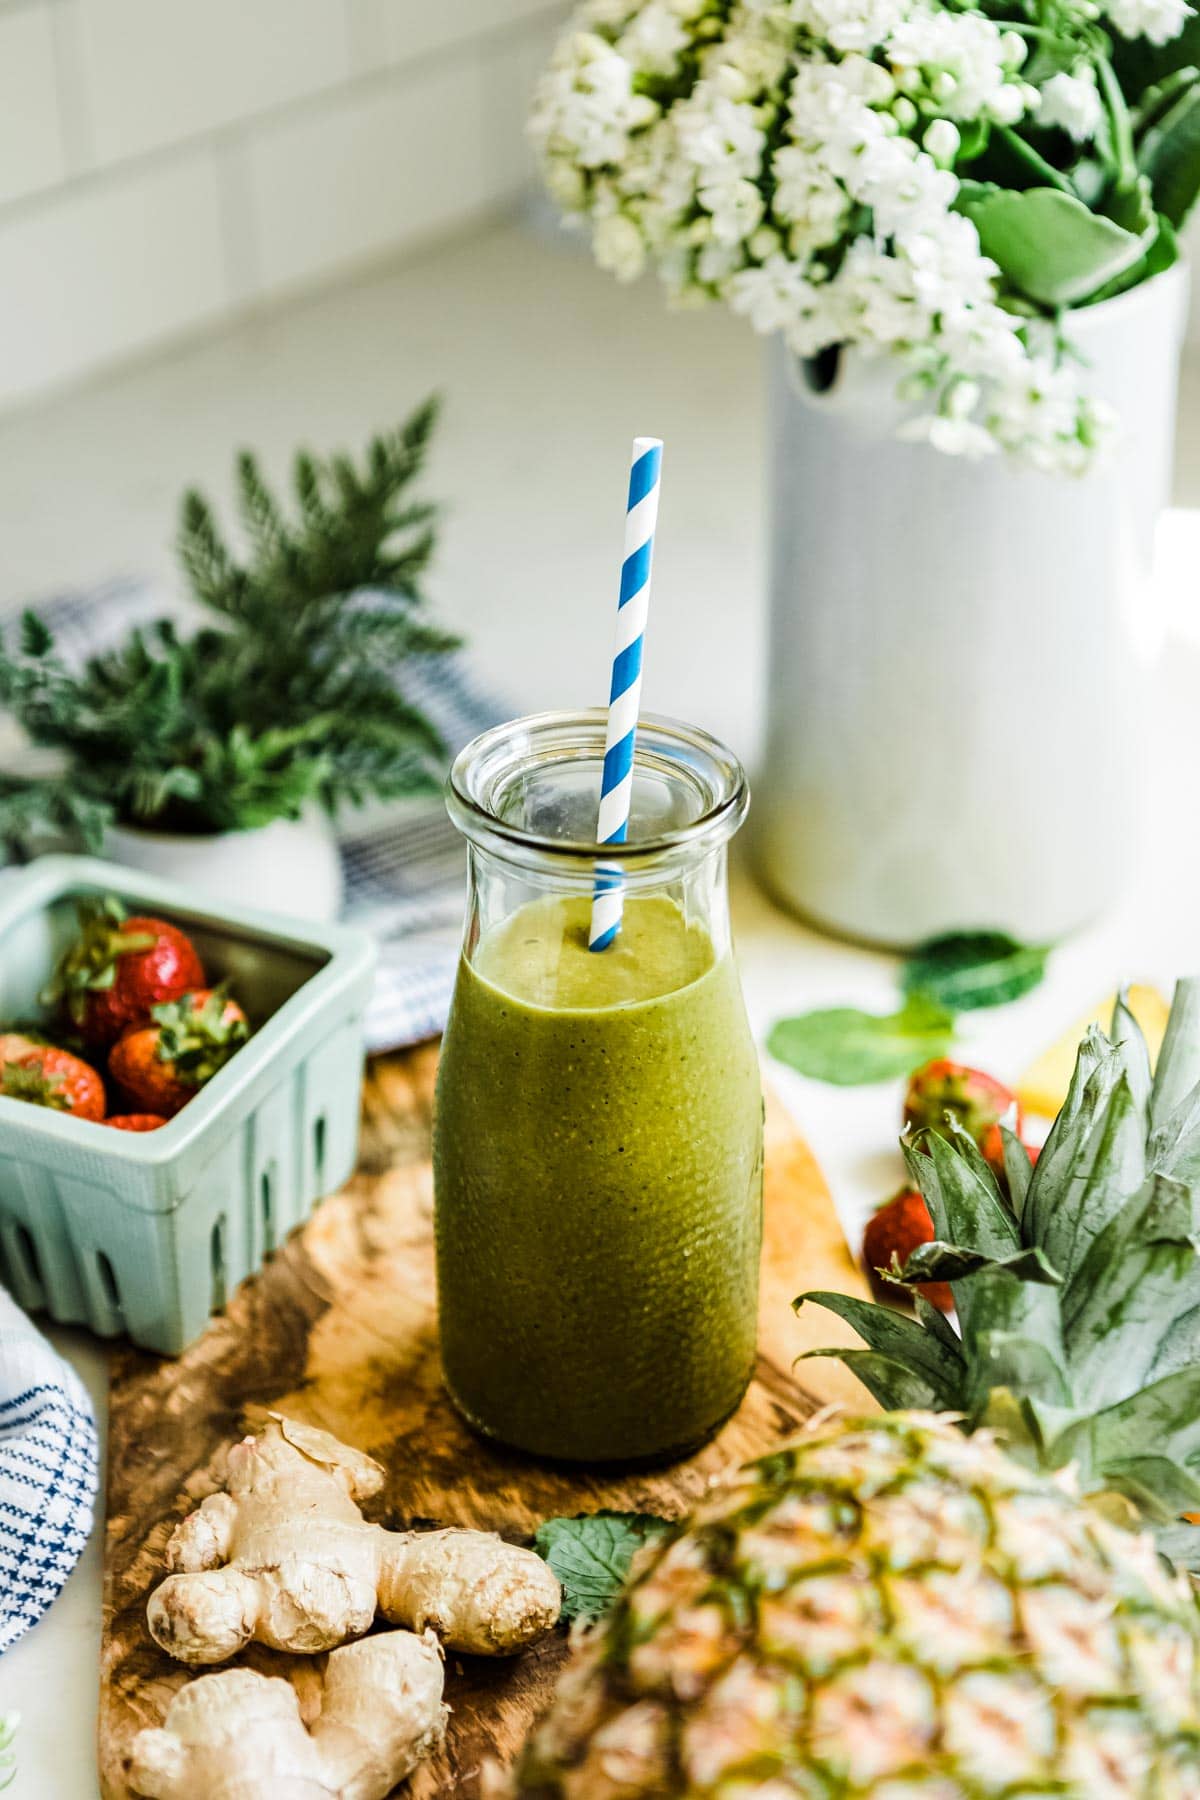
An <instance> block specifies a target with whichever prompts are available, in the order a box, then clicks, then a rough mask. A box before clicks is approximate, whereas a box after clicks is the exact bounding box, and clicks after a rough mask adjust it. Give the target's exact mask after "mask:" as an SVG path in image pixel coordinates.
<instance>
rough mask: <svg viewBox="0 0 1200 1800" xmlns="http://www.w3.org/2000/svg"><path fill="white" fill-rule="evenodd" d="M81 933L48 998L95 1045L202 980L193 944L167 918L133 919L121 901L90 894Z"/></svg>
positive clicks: (81, 913) (83, 908)
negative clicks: (93, 898) (92, 897)
mask: <svg viewBox="0 0 1200 1800" xmlns="http://www.w3.org/2000/svg"><path fill="white" fill-rule="evenodd" d="M79 924H80V935H79V937H78V938H77V939H76V941H75V943H74V944H73V945H72V946H71V948H70V949H69V950H68V951H67V953H66V955H65V956H64V957H63V959H62V961H61V962H60V963H59V965H58V968H57V970H56V971H55V975H54V979H53V981H52V982H51V983H50V986H49V988H48V989H47V990H46V994H45V995H44V998H45V999H46V1001H47V1002H52V1003H54V1004H56V1005H57V1006H58V1007H59V1009H60V1010H61V1012H62V1013H63V1015H64V1016H65V1017H66V1018H68V1019H70V1021H71V1023H72V1024H73V1025H74V1026H75V1027H76V1028H77V1029H78V1030H79V1031H81V1032H82V1033H83V1035H84V1037H85V1038H86V1039H87V1041H88V1042H89V1043H90V1044H112V1043H115V1041H116V1040H117V1038H119V1037H120V1035H121V1033H122V1032H123V1031H125V1030H127V1029H128V1027H129V1026H130V1025H136V1024H140V1023H141V1021H142V1020H143V1019H147V1018H149V1016H150V1013H151V1011H152V1010H153V1008H154V1007H155V1006H157V1005H159V1004H160V1003H161V1002H162V1001H164V1000H174V999H176V998H177V997H178V996H179V995H180V994H185V993H187V991H188V989H189V988H198V987H202V986H203V984H204V969H203V966H202V964H201V962H200V958H199V956H198V955H197V954H196V950H195V946H194V945H193V944H192V941H191V939H190V938H189V937H187V935H186V934H185V933H184V932H182V931H180V930H179V928H178V926H176V925H169V924H167V922H166V921H165V920H164V919H151V918H145V917H142V916H141V915H134V916H133V917H132V918H127V917H126V915H125V909H124V907H123V906H122V905H121V903H120V901H119V900H115V899H113V898H112V897H111V896H110V897H109V898H108V899H106V900H84V901H81V902H80V905H79Z"/></svg>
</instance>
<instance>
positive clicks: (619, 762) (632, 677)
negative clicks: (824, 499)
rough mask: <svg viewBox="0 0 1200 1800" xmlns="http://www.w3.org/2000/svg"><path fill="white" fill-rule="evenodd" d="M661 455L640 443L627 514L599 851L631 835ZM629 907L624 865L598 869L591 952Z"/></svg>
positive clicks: (604, 945)
mask: <svg viewBox="0 0 1200 1800" xmlns="http://www.w3.org/2000/svg"><path fill="white" fill-rule="evenodd" d="M662 449H663V447H662V439H661V438H645V437H640V438H634V440H633V463H632V467H631V468H630V471H629V499H628V501H627V503H626V507H625V560H624V562H623V563H622V565H621V598H620V601H619V602H618V605H617V636H616V643H615V645H614V648H613V666H612V685H611V687H610V689H609V695H608V731H607V734H606V736H605V740H604V774H603V777H602V779H601V783H600V816H599V820H598V822H597V825H596V841H597V843H600V844H623V843H624V842H625V837H626V833H627V832H628V830H629V808H630V803H631V801H632V799H633V752H634V745H635V742H636V739H637V723H638V710H639V708H640V705H641V698H642V645H643V643H644V642H645V637H646V611H647V608H648V607H649V604H650V574H651V568H652V565H653V561H654V527H655V524H656V522H657V520H658V494H659V477H660V474H661V470H662ZM623 908H624V897H623V894H622V890H621V869H620V865H619V864H617V863H597V865H596V887H595V892H594V895H593V899H592V925H591V930H590V932H589V933H588V948H589V950H607V949H608V946H609V945H610V944H611V943H612V941H613V939H614V938H615V937H616V935H617V933H618V932H619V931H620V929H621V914H622V911H623Z"/></svg>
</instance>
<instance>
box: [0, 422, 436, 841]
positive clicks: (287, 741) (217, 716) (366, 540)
mask: <svg viewBox="0 0 1200 1800" xmlns="http://www.w3.org/2000/svg"><path fill="white" fill-rule="evenodd" d="M436 410H437V409H436V405H435V403H434V402H433V401H430V402H427V403H426V404H425V405H424V406H422V407H421V408H419V409H418V411H417V412H416V413H414V414H413V416H412V417H411V418H410V419H409V420H408V422H407V423H406V424H405V425H404V426H403V427H402V428H401V429H400V430H398V431H395V432H392V433H390V434H388V435H385V436H380V437H376V438H374V439H373V440H372V441H371V443H370V444H369V446H368V448H367V451H366V455H365V457H364V458H363V460H362V463H361V466H360V465H358V464H356V463H355V462H354V461H352V460H351V458H349V457H348V456H345V455H341V454H336V455H334V456H332V457H330V458H328V459H321V458H317V457H315V456H313V455H311V454H309V453H308V452H302V453H301V454H300V455H298V456H297V458H296V460H295V465H294V472H293V494H294V505H293V508H292V512H291V515H290V516H289V512H288V510H287V509H286V508H285V507H284V505H283V504H282V503H281V502H280V500H279V499H278V498H277V497H276V496H275V495H274V494H273V493H272V491H271V489H270V488H269V487H268V486H267V483H266V481H265V480H264V478H263V476H262V473H261V471H260V469H259V467H258V464H257V462H256V461H255V459H254V457H253V456H251V455H250V454H249V453H248V452H244V453H243V454H242V455H241V456H240V457H239V458H238V462H237V494H238V509H239V517H240V524H241V527H242V533H243V536H244V539H245V545H246V553H245V556H244V557H239V555H238V554H237V553H236V552H235V551H234V550H233V549H231V548H230V546H229V544H228V542H227V541H226V539H225V538H224V537H223V535H222V532H221V530H220V528H219V526H218V523H217V520H216V517H215V515H214V513H213V510H212V508H211V506H210V505H209V503H208V501H207V500H205V499H204V498H203V496H202V495H200V494H198V493H196V492H194V491H193V492H189V493H188V494H187V495H185V497H184V500H183V506H182V516H181V524H180V532H179V553H180V558H181V561H182V564H183V567H184V570H185V572H186V574H187V576H188V579H189V581H190V584H191V587H192V590H193V592H194V593H195V596H196V598H197V599H198V600H199V601H201V602H202V603H203V604H204V605H205V606H206V607H207V608H208V609H209V610H210V611H211V612H212V613H213V614H214V615H216V617H215V619H214V622H213V623H212V624H206V625H204V626H202V627H201V628H200V629H198V630H196V631H194V632H192V633H191V634H190V635H183V634H181V633H180V631H179V630H178V629H177V627H176V626H175V625H174V624H173V623H171V622H170V621H168V620H162V621H159V622H158V623H156V624H154V625H151V626H149V627H146V628H138V629H136V630H134V631H132V632H130V634H129V636H128V637H127V638H126V640H125V642H124V643H123V644H121V645H120V646H119V647H118V648H117V649H115V650H112V651H109V652H107V653H106V654H104V655H101V656H97V657H93V658H92V659H91V660H90V661H89V662H88V663H87V665H86V667H85V668H84V669H83V670H82V672H80V673H76V672H74V671H72V670H70V669H68V668H67V667H66V666H65V665H64V664H63V662H62V661H61V659H60V658H59V657H58V656H57V655H56V653H55V646H54V640H53V636H52V634H51V632H50V631H49V630H48V629H47V627H46V625H45V623H44V622H43V621H42V620H40V619H38V618H37V617H36V615H34V614H32V613H27V614H26V615H25V617H24V619H23V621H22V623H21V627H20V630H19V632H18V634H17V643H16V645H15V647H14V646H11V645H10V646H7V647H4V648H3V649H0V700H2V701H3V702H4V703H6V704H7V705H8V706H9V707H11V708H12V710H13V712H14V713H15V714H16V716H17V718H18V719H19V720H20V722H21V723H22V724H23V725H24V727H25V729H26V730H27V732H28V733H29V735H30V737H31V738H32V740H33V741H34V743H36V744H39V745H44V746H50V747H52V748H54V749H57V750H59V751H61V752H63V753H64V756H65V758H66V761H67V764H68V766H67V769H66V771H65V773H64V774H63V775H62V776H61V777H59V778H58V779H55V780H53V781H46V782H41V781H37V782H35V781H33V780H29V781H22V780H19V779H16V778H14V777H12V776H8V777H5V778H4V779H3V780H2V781H0V840H3V841H4V842H5V843H6V844H7V845H8V846H9V847H10V848H11V847H14V846H18V845H20V844H22V843H24V842H27V841H28V840H29V838H30V837H32V836H33V835H34V833H35V832H37V831H43V832H44V831H47V830H48V831H51V832H56V833H63V834H66V835H69V836H74V837H77V838H79V839H81V840H82V841H83V842H84V843H86V844H88V845H91V846H94V845H96V844H97V843H98V841H99V838H100V836H101V834H102V832H103V828H104V826H105V824H106V823H107V822H108V821H109V820H111V819H113V818H114V817H115V818H117V819H120V820H121V821H123V822H125V823H128V824H133V825H141V826H147V827H152V828H155V829H159V830H165V831H179V832H211V831H231V830H246V829H250V828H252V827H254V826H257V825H264V824H268V823H269V822H270V821H271V820H273V819H277V818H295V817H296V816H297V815H298V814H299V813H300V811H301V809H302V808H303V807H304V806H305V805H306V804H307V803H309V802H313V801H316V802H319V803H320V804H322V805H323V806H325V807H328V808H332V807H333V806H335V805H336V804H337V803H338V802H342V801H346V802H350V803H352V804H360V803H361V802H362V801H364V800H366V799H367V798H370V797H380V798H392V797H395V796H398V795H402V794H409V793H413V792H417V791H421V790H428V789H430V788H432V787H434V786H436V784H437V782H438V780H439V779H440V774H441V764H442V758H443V752H444V746H443V744H442V743H441V740H440V738H439V736H438V733H437V731H436V730H435V728H434V727H433V725H432V724H431V723H430V722H429V720H428V719H427V718H426V717H425V716H424V715H423V714H422V713H421V711H420V710H419V708H418V707H416V706H415V705H413V704H411V703H410V702H409V701H408V700H406V699H405V697H404V693H403V689H402V673H403V666H404V663H405V660H406V659H407V658H410V657H413V656H430V655H439V654H442V653H444V652H445V651H447V650H450V649H452V648H454V646H455V644H456V643H457V641H458V640H457V639H456V638H454V637H453V636H452V635H450V634H449V633H447V632H445V631H443V630H441V629H439V628H438V627H437V626H435V625H433V624H432V623H431V622H430V621H429V620H428V619H427V618H426V617H425V615H424V613H423V611H422V604H421V602H422V595H421V581H422V578H423V576H424V573H425V571H426V569H427V567H428V564H429V560H430V557H431V554H432V551H433V545H434V531H433V524H432V521H433V517H434V509H433V508H432V507H431V506H429V505H427V504H425V503H423V502H413V501H411V500H410V499H409V498H408V490H409V488H410V485H411V483H412V482H413V480H414V479H415V477H416V476H417V475H418V474H419V472H420V470H421V468H422V466H423V463H424V459H425V455H426V451H427V449H428V445H429V440H430V436H431V433H432V430H433V425H434V422H435V418H436Z"/></svg>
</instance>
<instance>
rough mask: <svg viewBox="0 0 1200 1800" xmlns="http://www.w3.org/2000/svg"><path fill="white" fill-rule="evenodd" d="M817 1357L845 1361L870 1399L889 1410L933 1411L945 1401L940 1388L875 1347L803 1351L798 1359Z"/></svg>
mask: <svg viewBox="0 0 1200 1800" xmlns="http://www.w3.org/2000/svg"><path fill="white" fill-rule="evenodd" d="M818 1357H834V1358H836V1360H837V1361H838V1362H843V1363H845V1365H846V1367H847V1368H848V1369H849V1370H850V1372H851V1374H852V1375H855V1376H857V1378H858V1380H859V1381H861V1382H862V1384H863V1386H864V1387H865V1388H866V1390H867V1392H868V1393H869V1394H870V1395H871V1397H872V1399H874V1400H878V1402H879V1404H880V1406H882V1407H883V1408H884V1409H885V1410H886V1411H888V1412H903V1411H906V1410H907V1409H908V1408H912V1409H913V1410H914V1411H916V1412H936V1411H938V1410H940V1409H941V1408H942V1407H943V1406H944V1405H945V1402H944V1401H943V1400H942V1398H941V1390H940V1388H937V1387H935V1386H934V1385H933V1383H932V1382H930V1381H928V1380H927V1379H926V1378H925V1376H924V1375H921V1374H920V1373H918V1372H917V1371H916V1370H914V1369H910V1368H909V1367H908V1365H907V1364H906V1363H900V1362H896V1361H895V1359H894V1358H892V1357H890V1356H883V1355H881V1354H880V1353H879V1352H878V1351H876V1350H833V1349H830V1350H806V1351H805V1353H804V1355H803V1356H801V1357H798V1358H797V1361H799V1362H811V1361H815V1360H816V1359H817V1358H818Z"/></svg>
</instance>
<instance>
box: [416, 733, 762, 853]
mask: <svg viewBox="0 0 1200 1800" xmlns="http://www.w3.org/2000/svg"><path fill="white" fill-rule="evenodd" d="M607 724H608V711H607V708H605V707H587V708H581V709H579V710H578V711H570V710H560V711H553V712H541V713H531V714H529V715H527V716H525V717H522V718H517V719H510V720H508V721H507V722H506V723H504V724H502V725H493V726H492V727H491V728H490V729H489V730H487V731H484V732H481V733H480V734H479V736H478V737H475V738H472V740H471V742H470V743H469V744H467V745H466V746H465V748H464V749H462V750H461V751H460V752H459V754H458V755H457V756H456V757H455V759H454V763H453V765H452V767H451V770H450V775H449V779H448V781H447V784H446V807H447V810H448V812H449V814H450V817H451V818H452V819H453V821H454V823H455V825H457V827H458V829H459V830H460V831H461V832H462V833H463V835H464V836H465V837H466V838H467V839H468V840H469V841H470V842H472V843H474V844H479V845H482V846H483V847H485V848H489V849H493V850H495V851H497V852H499V853H501V854H503V852H504V851H505V850H507V851H508V852H509V853H510V854H511V853H512V852H514V851H516V852H524V853H525V854H526V855H529V854H533V855H536V856H537V857H539V858H541V857H547V858H553V859H554V860H555V861H556V862H558V863H559V864H576V865H578V864H581V863H586V864H587V865H589V867H590V865H591V864H593V863H594V862H595V861H596V859H597V858H598V857H603V859H604V861H605V862H606V863H612V864H614V865H616V866H618V867H620V868H622V869H624V870H630V869H634V868H637V867H638V866H639V865H641V864H644V863H647V862H650V861H656V860H659V859H661V858H662V857H664V856H674V855H675V854H679V853H684V852H689V851H694V850H696V849H699V848H705V849H707V848H709V847H710V846H714V845H715V844H717V843H724V842H725V841H726V840H727V839H728V838H730V837H732V836H733V833H734V832H735V831H736V830H737V829H738V827H739V825H740V824H741V823H742V821H743V819H744V818H745V816H746V812H747V809H748V808H749V805H750V786H749V782H748V781H747V779H746V772H745V770H744V769H743V767H742V765H741V763H740V762H739V760H738V758H737V757H736V756H735V755H734V754H733V752H732V751H731V750H729V749H728V748H727V747H726V746H725V745H724V744H722V743H721V742H720V740H719V739H718V738H715V737H713V736H712V735H711V734H710V733H709V732H707V731H704V730H702V729H701V728H700V727H699V726H697V725H688V724H685V723H684V722H683V721H682V720H680V719H672V718H668V717H665V716H663V715H661V714H658V713H643V714H642V716H641V718H640V719H639V720H638V734H637V741H636V746H635V750H634V770H635V773H636V771H637V770H638V769H639V767H640V768H642V769H644V770H646V771H648V772H658V773H663V772H668V773H670V772H674V773H675V774H678V773H679V772H680V771H681V770H683V769H687V770H688V771H689V772H690V773H691V774H692V776H693V778H694V779H695V778H696V777H697V769H698V767H703V770H704V775H705V778H706V788H707V796H708V803H707V804H706V805H705V807H704V810H703V811H702V812H701V813H700V814H699V816H698V817H697V818H695V819H690V820H688V822H687V823H686V824H683V825H678V826H674V827H672V828H671V829H670V830H667V831H661V832H658V833H656V834H655V835H653V836H651V837H642V838H635V839H633V840H631V841H630V842H628V843H624V844H616V843H614V844H601V843H599V842H598V841H597V840H596V839H594V838H591V839H584V838H563V837H552V836H550V835H549V834H547V833H542V832H536V831H530V830H528V829H527V828H526V827H524V826H522V825H516V824H513V823H512V821H511V820H508V819H505V818H504V817H503V816H502V815H501V814H500V813H498V812H497V811H496V810H495V807H494V805H493V804H492V803H491V800H492V795H493V791H494V788H495V786H496V785H498V783H497V780H496V778H497V776H498V774H499V773H500V772H501V771H502V770H508V771H511V770H512V767H513V763H514V756H515V754H516V742H517V741H519V740H517V739H516V736H515V734H517V733H520V734H521V735H522V737H523V739H524V741H525V744H526V746H527V755H528V757H529V759H530V761H531V762H532V761H533V760H534V758H535V757H536V756H537V755H538V748H537V747H538V745H539V743H540V744H541V745H542V746H544V747H546V748H543V751H542V755H543V756H544V759H545V760H546V761H547V762H552V761H555V760H561V761H563V762H564V763H566V762H567V761H569V760H571V759H573V758H576V757H578V756H579V754H580V752H581V751H589V752H591V753H592V754H593V755H596V754H597V753H598V755H599V757H600V758H602V757H603V753H604V737H605V732H606V729H607ZM556 749H557V751H558V755H557V757H556V756H555V750H556ZM672 750H674V751H675V753H676V754H675V756H674V758H672V756H671V751H672ZM599 799H600V796H599V793H598V792H597V795H596V801H597V805H599Z"/></svg>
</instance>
